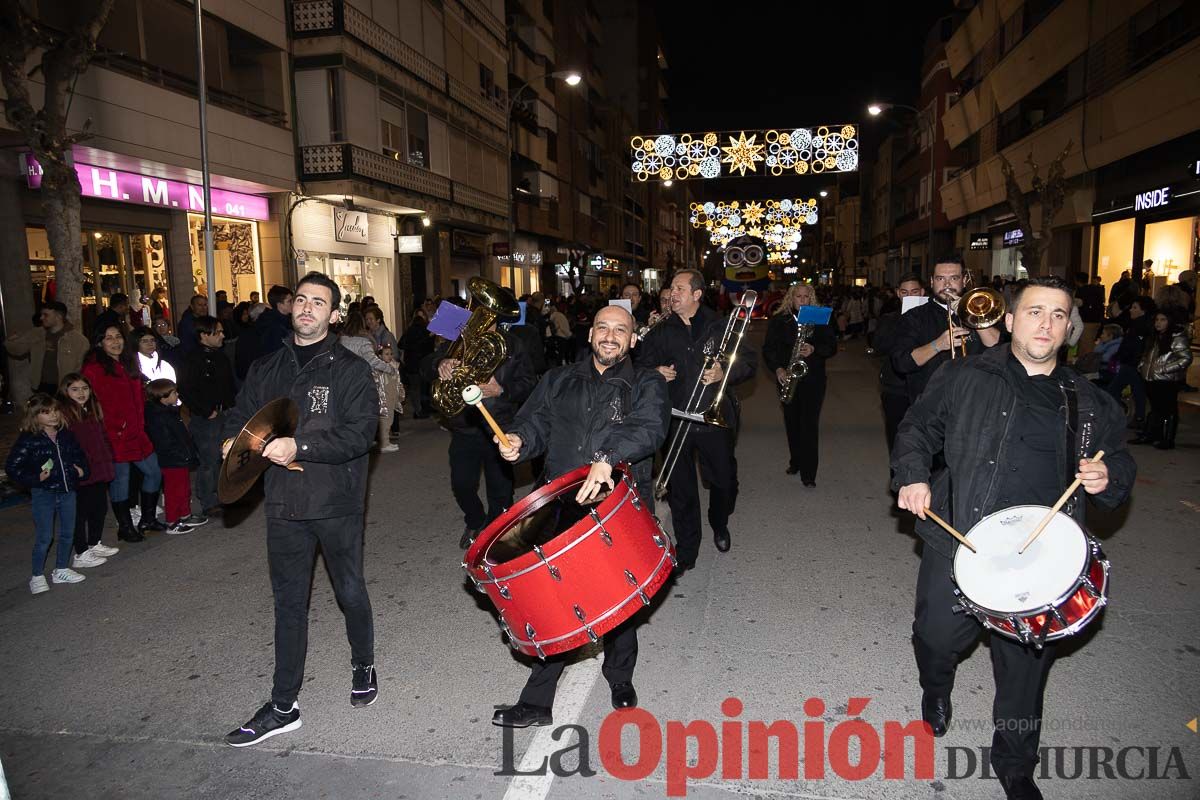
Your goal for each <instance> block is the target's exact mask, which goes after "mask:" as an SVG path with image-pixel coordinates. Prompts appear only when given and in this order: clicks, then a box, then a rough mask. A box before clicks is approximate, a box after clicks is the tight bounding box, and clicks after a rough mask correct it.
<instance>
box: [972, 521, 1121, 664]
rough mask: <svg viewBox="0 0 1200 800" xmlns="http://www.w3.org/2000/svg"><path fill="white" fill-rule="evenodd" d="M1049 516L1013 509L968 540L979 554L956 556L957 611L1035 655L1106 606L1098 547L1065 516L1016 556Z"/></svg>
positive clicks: (978, 525)
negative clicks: (1033, 649) (1028, 646)
mask: <svg viewBox="0 0 1200 800" xmlns="http://www.w3.org/2000/svg"><path fill="white" fill-rule="evenodd" d="M1049 510H1050V509H1049V508H1048V507H1046V506H1013V507H1012V508H1006V509H1004V510H1003V511H997V512H996V513H994V514H989V515H988V516H986V517H984V518H983V519H981V520H980V521H979V522H978V523H976V525H975V526H974V527H973V528H971V530H970V531H969V532H968V533H967V535H966V536H967V539H968V541H970V542H971V544H972V545H974V546H975V549H976V550H977V551H978V552H977V553H972V552H971V551H970V550H968V549H967V548H965V547H960V548H958V550H957V552H956V553H955V554H954V565H953V570H952V577H953V579H954V585H955V590H954V593H955V595H957V596H958V598H959V606H960V607H961V608H962V609H963V610H965V611H966V612H967V613H968V614H970V615H971V616H973V617H975V618H976V619H978V620H979V621H980V622H982V623H983V624H984V625H985V626H986V627H988V628H991V629H992V630H994V631H996V632H997V633H999V634H1002V635H1004V636H1007V637H1009V638H1010V639H1016V640H1017V641H1019V642H1021V643H1022V644H1032V645H1033V646H1034V647H1038V648H1040V647H1041V646H1042V645H1043V644H1044V643H1045V642H1052V641H1054V640H1056V639H1062V638H1065V637H1068V636H1073V635H1075V634H1076V633H1079V631H1081V630H1083V628H1084V626H1085V625H1087V624H1088V623H1089V622H1091V621H1092V620H1093V619H1094V618H1095V617H1096V615H1097V614H1099V613H1100V609H1101V608H1103V607H1104V605H1105V604H1106V603H1107V602H1108V570H1109V562H1108V561H1107V560H1106V559H1105V558H1104V553H1103V552H1102V551H1101V550H1100V543H1099V542H1097V541H1096V540H1095V539H1093V538H1092V537H1090V536H1088V535H1087V533H1085V532H1084V530H1083V528H1081V527H1080V526H1079V524H1078V523H1077V522H1076V521H1075V520H1074V519H1072V518H1071V517H1069V516H1067V515H1066V514H1063V513H1058V514H1055V515H1054V518H1053V519H1052V520H1051V521H1050V524H1049V525H1047V526H1046V529H1045V530H1044V531H1042V535H1041V536H1039V537H1038V539H1037V541H1035V542H1034V543H1033V544H1031V545H1030V546H1029V549H1028V550H1026V551H1025V552H1024V553H1018V552H1017V550H1018V549H1019V548H1020V547H1021V545H1022V544H1023V543H1024V541H1025V539H1026V538H1027V537H1028V536H1029V534H1030V532H1032V531H1033V529H1034V528H1035V527H1036V526H1037V524H1038V523H1039V522H1041V520H1042V518H1043V517H1044V516H1045V515H1046V513H1047V512H1048V511H1049Z"/></svg>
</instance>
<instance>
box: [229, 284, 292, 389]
mask: <svg viewBox="0 0 1200 800" xmlns="http://www.w3.org/2000/svg"><path fill="white" fill-rule="evenodd" d="M291 315H292V290H291V289H289V288H287V287H286V286H279V285H275V286H272V287H271V288H270V289H268V290H267V307H266V308H265V309H263V311H262V313H260V314H259V315H258V317H257V318H255V319H254V327H253V328H252V329H251V330H250V331H248V332H247V333H245V334H244V335H243V336H241V337H240V338H239V339H238V346H237V356H236V358H237V364H236V367H237V376H238V378H239V379H240V380H245V379H246V374H247V373H249V372H250V365H251V364H253V363H254V362H255V361H256V360H257V359H259V358H262V357H263V356H267V355H270V354H271V353H274V352H275V351H276V350H278V349H279V348H281V347H283V343H284V340H285V339H288V338H289V337H290V336H291V333H292V316H291Z"/></svg>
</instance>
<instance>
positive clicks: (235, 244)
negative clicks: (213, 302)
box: [188, 214, 263, 304]
mask: <svg viewBox="0 0 1200 800" xmlns="http://www.w3.org/2000/svg"><path fill="white" fill-rule="evenodd" d="M188 227H189V230H190V233H191V236H190V240H191V255H192V287H191V288H192V291H193V292H194V293H196V294H208V275H207V270H208V266H207V261H206V259H205V257H204V217H203V216H201V215H200V214H189V215H188ZM213 267H214V271H215V273H216V280H217V289H224V290H225V292H226V293H227V294H228V296H229V300H230V302H232V303H234V304H237V303H240V302H242V301H243V300H249V299H250V293H251V292H260V296H261V292H262V291H263V286H262V265H261V259H260V256H259V252H258V223H256V222H253V221H248V220H238V219H227V218H224V217H213Z"/></svg>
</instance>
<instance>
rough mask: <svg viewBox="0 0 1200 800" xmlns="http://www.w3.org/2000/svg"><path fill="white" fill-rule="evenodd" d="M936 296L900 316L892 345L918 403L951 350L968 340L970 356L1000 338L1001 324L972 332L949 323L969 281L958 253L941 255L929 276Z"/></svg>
mask: <svg viewBox="0 0 1200 800" xmlns="http://www.w3.org/2000/svg"><path fill="white" fill-rule="evenodd" d="M929 282H930V284H931V290H932V292H933V297H932V298H931V299H930V302H928V303H926V304H925V305H922V306H918V307H916V308H914V309H913V310H911V311H909V312H908V313H907V314H905V315H903V316H902V317H901V318H900V333H899V335H897V337H896V340H895V346H894V347H893V348H892V351H891V352H892V367H893V368H894V369H895V370H896V374H897V375H899V376H900V377H902V378H903V379H904V382H905V385H906V386H907V388H908V399H909V402H910V403H915V402H916V400H917V398H918V397H919V396H920V395H921V392H922V391H923V390H924V389H925V385H926V384H927V383H929V379H930V378H931V377H933V373H934V372H936V371H937V368H938V367H940V366H941V365H942V364H944V363H945V362H947V361H950V360H951V354H950V349H951V348H952V347H957V348H959V350H958V354H959V355H961V353H962V344H963V343H964V342H965V343H966V349H967V355H977V354H979V353H982V352H983V351H984V350H986V349H987V348H989V347H994V346H995V345H996V344H997V343H998V342H999V341H1000V326H999V325H996V326H993V327H991V328H984V329H983V330H978V331H973V330H971V329H969V328H963V327H960V326H958V325H955V326H954V327H953V328H951V327H950V325H949V320H948V316H949V308H950V306H951V304H953V303H954V302H955V301H956V300H957V299H958V298H959V297H961V296H962V293H963V288H964V285H965V283H966V280H965V268H964V266H963V260H962V258H961V257H959V256H957V255H948V256H945V257H943V258H939V259H938V260H937V261H936V262H935V263H934V265H933V276H932V277H931V278H930V281H929Z"/></svg>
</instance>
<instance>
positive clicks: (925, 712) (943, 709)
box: [921, 692, 951, 737]
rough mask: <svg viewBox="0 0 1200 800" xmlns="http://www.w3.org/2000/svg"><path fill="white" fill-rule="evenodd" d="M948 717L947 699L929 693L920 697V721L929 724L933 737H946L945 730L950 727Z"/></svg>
mask: <svg viewBox="0 0 1200 800" xmlns="http://www.w3.org/2000/svg"><path fill="white" fill-rule="evenodd" d="M950 717H951V709H950V698H949V697H938V696H937V695H933V694H930V693H929V692H925V694H923V695H921V719H923V720H925V721H926V722H928V723H929V727H930V728H932V729H933V735H934V736H935V737H937V736H945V735H946V728H948V727H949V726H950Z"/></svg>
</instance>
